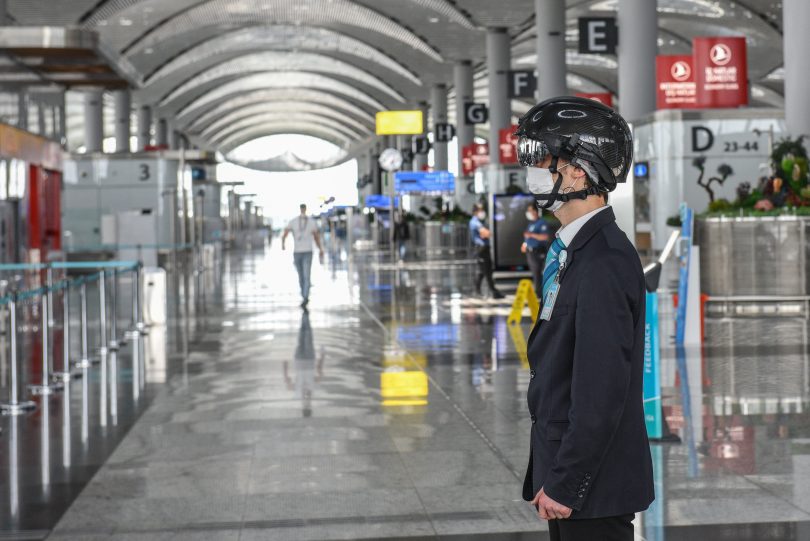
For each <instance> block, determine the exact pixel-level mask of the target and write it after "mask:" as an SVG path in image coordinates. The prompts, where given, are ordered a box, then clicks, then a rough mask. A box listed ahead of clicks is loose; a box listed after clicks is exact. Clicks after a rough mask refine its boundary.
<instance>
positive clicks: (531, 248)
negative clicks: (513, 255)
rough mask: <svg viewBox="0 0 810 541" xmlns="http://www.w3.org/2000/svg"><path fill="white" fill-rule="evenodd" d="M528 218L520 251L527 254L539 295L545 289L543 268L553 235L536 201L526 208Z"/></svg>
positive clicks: (535, 289)
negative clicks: (538, 209)
mask: <svg viewBox="0 0 810 541" xmlns="http://www.w3.org/2000/svg"><path fill="white" fill-rule="evenodd" d="M526 219H527V220H528V221H529V225H528V226H527V227H526V231H524V232H523V238H524V239H525V240H524V241H523V244H522V245H521V246H520V251H521V252H523V253H524V254H526V262H527V263H528V265H529V271H531V273H532V282H534V292H535V293H537V295H538V296H539V295H540V293H541V291H542V289H543V268H544V267H545V264H546V252H548V245H549V240H550V239H551V235H550V234H549V233H550V230H549V227H548V223H547V222H546V221H545V220H544V219H543V218H542V217H541V216H540V213H539V212H538V211H537V205H536V204H535V203H532V204H531V205H529V206H528V207H527V208H526Z"/></svg>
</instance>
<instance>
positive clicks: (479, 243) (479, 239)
mask: <svg viewBox="0 0 810 541" xmlns="http://www.w3.org/2000/svg"><path fill="white" fill-rule="evenodd" d="M486 219H487V211H486V209H485V208H484V205H482V204H481V203H476V204H475V206H473V216H472V218H471V219H470V237H471V238H472V241H473V247H474V248H475V255H476V259H477V261H478V274H477V275H476V277H475V292H476V293H477V294H478V295H481V284H482V283H483V282H484V279H485V278H486V280H487V285H489V290H490V292H491V294H492V296H493V297H494V298H496V299H502V298H503V293H501V292H500V291H498V288H497V287H495V280H494V279H493V277H492V254H490V252H489V238H490V236H491V235H492V233H491V231H490V229H489V227H487V225H486Z"/></svg>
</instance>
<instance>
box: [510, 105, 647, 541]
mask: <svg viewBox="0 0 810 541" xmlns="http://www.w3.org/2000/svg"><path fill="white" fill-rule="evenodd" d="M517 135H518V137H519V142H518V155H519V159H520V161H521V164H522V165H525V166H527V167H528V184H529V188H530V190H531V191H532V193H534V194H535V199H536V200H537V203H538V206H540V207H541V208H544V209H548V210H551V211H552V212H554V214H555V216H556V217H557V218H558V219H559V220H560V223H561V224H562V227H561V229H560V230H559V231H558V233H557V235H556V238H555V239H554V242H553V243H552V245H551V247H550V248H549V253H548V256H547V259H546V266H545V270H544V274H543V291H542V305H541V313H540V317H539V318H538V321H537V324H536V325H535V327H534V329H533V330H532V334H531V335H530V337H529V344H528V354H529V362H530V365H531V379H530V383H529V390H528V405H529V413H530V415H531V422H532V425H531V451H530V458H529V466H528V469H527V472H526V478H525V482H524V486H523V497H524V499H526V500H527V501H531V502H532V504H533V505H534V506H535V507H536V509H537V511H538V515H539V516H540V518H542V519H545V520H548V521H549V530H550V532H551V539H552V541H632V539H633V524H632V521H633V518H634V516H635V513H636V512H640V511H643V510H645V509H646V508H647V507H648V506H649V504H650V503H651V502H652V501H653V499H654V491H653V480H652V461H651V458H650V449H649V442H648V440H647V432H646V428H645V425H644V412H643V403H642V378H643V361H644V359H643V357H644V309H645V287H644V274H643V271H642V268H641V263H640V261H639V258H638V254H637V253H636V251H635V249H634V248H633V245H632V244H631V243H630V241H629V240H628V239H627V236H626V235H625V234H624V233H623V232H622V231H621V230H620V229H619V227H618V226H617V225H616V218H615V216H614V214H613V210H612V209H611V208H610V207H609V206H607V195H608V192H610V191H612V190H613V189H615V187H616V184H617V183H618V182H624V181H625V179H626V175H627V171H628V169H629V167H630V164H631V162H632V148H633V145H632V136H631V134H630V130H629V128H628V127H627V124H626V123H625V121H624V119H622V118H621V117H620V116H619V115H618V114H617V113H616V112H615V111H613V110H612V109H610V108H608V107H605V106H603V105H601V104H599V103H596V102H593V101H591V100H586V99H582V98H571V97H561V98H554V99H552V100H548V101H545V102H543V103H541V104H539V105H537V106H535V107H534V108H532V110H530V111H529V112H528V113H527V114H526V115H525V116H524V117H523V118H522V119H521V123H520V125H519V128H518V132H517Z"/></svg>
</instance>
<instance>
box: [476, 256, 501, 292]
mask: <svg viewBox="0 0 810 541" xmlns="http://www.w3.org/2000/svg"><path fill="white" fill-rule="evenodd" d="M475 250H476V257H477V258H478V274H477V275H476V277H475V291H476V293H478V294H480V293H481V283H482V282H483V281H484V278H486V280H487V284H488V285H489V289H490V291H491V292H492V293H495V292H496V291H498V289H497V288H496V287H495V280H493V279H492V255H491V254H490V253H489V246H476V247H475Z"/></svg>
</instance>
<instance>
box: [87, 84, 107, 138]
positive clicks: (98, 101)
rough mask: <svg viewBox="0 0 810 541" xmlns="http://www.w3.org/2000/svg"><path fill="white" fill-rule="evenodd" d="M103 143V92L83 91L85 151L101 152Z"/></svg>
mask: <svg viewBox="0 0 810 541" xmlns="http://www.w3.org/2000/svg"><path fill="white" fill-rule="evenodd" d="M103 144H104V92H103V91H102V90H87V91H85V92H84V147H85V149H86V150H85V152H101V151H102V148H103Z"/></svg>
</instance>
